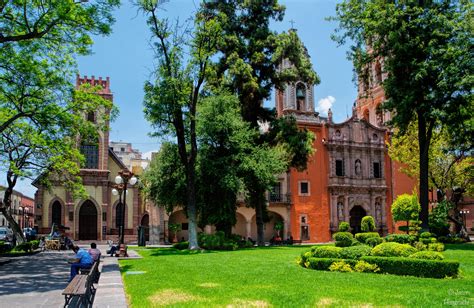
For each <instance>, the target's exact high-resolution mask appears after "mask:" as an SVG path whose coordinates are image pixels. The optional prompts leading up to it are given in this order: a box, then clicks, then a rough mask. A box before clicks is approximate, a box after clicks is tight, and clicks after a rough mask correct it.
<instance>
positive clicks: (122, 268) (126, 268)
mask: <svg viewBox="0 0 474 308" xmlns="http://www.w3.org/2000/svg"><path fill="white" fill-rule="evenodd" d="M131 269H133V265H131V264H126V265H121V266H120V273H124V272H128V271H129V270H131Z"/></svg>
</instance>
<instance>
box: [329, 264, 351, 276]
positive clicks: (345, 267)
mask: <svg viewBox="0 0 474 308" xmlns="http://www.w3.org/2000/svg"><path fill="white" fill-rule="evenodd" d="M329 270H330V271H331V272H344V273H349V272H353V270H352V267H351V265H350V264H347V263H346V262H344V261H338V262H334V263H333V264H331V266H330V267H329Z"/></svg>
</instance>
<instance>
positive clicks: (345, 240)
mask: <svg viewBox="0 0 474 308" xmlns="http://www.w3.org/2000/svg"><path fill="white" fill-rule="evenodd" d="M332 238H333V239H334V240H335V241H336V246H337V247H349V246H351V245H352V241H353V240H354V236H353V235H352V233H350V232H336V233H334V234H333V235H332Z"/></svg>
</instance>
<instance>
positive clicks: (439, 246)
mask: <svg viewBox="0 0 474 308" xmlns="http://www.w3.org/2000/svg"><path fill="white" fill-rule="evenodd" d="M428 250H430V251H438V252H441V251H444V245H443V243H430V244H428Z"/></svg>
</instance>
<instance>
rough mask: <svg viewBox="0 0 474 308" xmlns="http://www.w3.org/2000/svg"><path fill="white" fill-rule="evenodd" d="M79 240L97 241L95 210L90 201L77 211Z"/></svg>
mask: <svg viewBox="0 0 474 308" xmlns="http://www.w3.org/2000/svg"><path fill="white" fill-rule="evenodd" d="M79 240H97V209H96V208H95V205H94V203H92V201H90V200H87V201H86V202H84V203H83V204H82V206H81V209H80V210H79Z"/></svg>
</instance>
